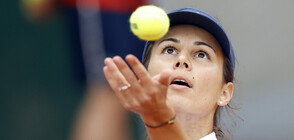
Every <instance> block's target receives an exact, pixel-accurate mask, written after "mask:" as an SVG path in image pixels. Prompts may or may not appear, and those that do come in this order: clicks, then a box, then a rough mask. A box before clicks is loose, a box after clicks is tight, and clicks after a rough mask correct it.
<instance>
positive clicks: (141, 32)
mask: <svg viewBox="0 0 294 140" xmlns="http://www.w3.org/2000/svg"><path fill="white" fill-rule="evenodd" d="M130 27H131V31H132V32H133V33H134V34H135V35H136V36H137V37H138V38H140V39H142V40H149V41H154V40H158V39H160V38H161V37H163V36H164V35H165V34H166V33H167V31H168V29H169V18H168V16H167V14H166V13H165V11H164V10H163V9H161V8H159V7H156V6H153V5H146V6H141V7H139V8H137V9H136V10H135V11H134V12H133V13H132V15H131V17H130Z"/></svg>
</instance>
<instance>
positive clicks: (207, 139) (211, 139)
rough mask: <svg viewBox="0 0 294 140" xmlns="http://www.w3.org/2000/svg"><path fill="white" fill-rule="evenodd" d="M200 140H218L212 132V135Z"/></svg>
mask: <svg viewBox="0 0 294 140" xmlns="http://www.w3.org/2000/svg"><path fill="white" fill-rule="evenodd" d="M199 140H217V139H216V135H215V133H214V132H212V133H210V134H208V135H206V136H204V137H202V138H201V139H199Z"/></svg>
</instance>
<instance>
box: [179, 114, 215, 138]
mask: <svg viewBox="0 0 294 140" xmlns="http://www.w3.org/2000/svg"><path fill="white" fill-rule="evenodd" d="M177 116H178V119H179V121H180V124H181V125H182V128H183V129H184V131H185V132H186V133H187V135H188V136H189V137H190V138H191V140H198V139H200V138H202V137H204V136H206V135H208V134H210V133H211V132H212V131H213V117H214V114H208V115H206V116H202V117H198V115H195V114H191V113H186V112H181V113H178V114H177Z"/></svg>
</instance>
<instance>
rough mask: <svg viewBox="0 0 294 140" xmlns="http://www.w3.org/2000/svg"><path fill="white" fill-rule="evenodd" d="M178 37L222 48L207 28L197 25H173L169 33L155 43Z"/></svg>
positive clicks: (182, 39)
mask: <svg viewBox="0 0 294 140" xmlns="http://www.w3.org/2000/svg"><path fill="white" fill-rule="evenodd" d="M169 38H171V39H176V40H179V42H181V41H188V42H189V41H192V42H195V41H201V42H205V43H206V44H210V45H211V46H213V47H214V48H216V49H217V48H220V46H219V43H218V42H217V40H216V39H215V38H214V37H213V36H212V35H211V34H210V33H209V32H207V31H206V30H204V29H202V28H199V27H197V26H193V25H177V26H172V27H171V28H170V29H169V31H168V33H167V34H166V35H165V36H164V37H163V38H161V39H160V40H157V41H156V42H155V44H158V43H160V42H162V41H164V40H167V39H169Z"/></svg>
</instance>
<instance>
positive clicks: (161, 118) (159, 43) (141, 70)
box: [103, 8, 235, 140]
mask: <svg viewBox="0 0 294 140" xmlns="http://www.w3.org/2000/svg"><path fill="white" fill-rule="evenodd" d="M168 16H169V18H170V29H169V31H168V33H167V34H166V35H165V36H164V37H162V38H161V39H159V40H156V41H154V42H147V43H146V46H145V50H144V56H143V64H142V63H141V62H140V61H139V60H138V59H137V58H136V57H135V56H133V55H128V56H126V58H125V60H126V62H125V61H124V60H123V59H122V58H121V57H118V56H116V57H113V58H106V59H105V67H104V68H103V71H104V74H105V77H106V79H107V81H108V83H109V85H110V86H111V88H112V89H113V90H114V92H115V93H116V96H117V97H118V99H119V100H120V102H121V104H122V105H123V107H124V108H126V109H127V110H129V111H132V112H135V113H138V114H139V115H140V116H141V118H142V120H143V122H144V123H145V125H146V128H147V132H148V136H149V138H150V139H151V140H198V139H201V140H216V139H222V138H224V137H223V136H224V134H223V131H222V130H221V128H219V127H218V125H219V122H218V120H219V119H218V117H219V109H220V108H221V107H225V106H228V104H229V102H230V100H231V99H232V95H233V92H234V84H233V79H234V67H235V56H234V52H233V48H232V46H231V43H230V40H229V38H228V36H227V34H226V33H225V31H224V29H223V28H222V27H221V25H220V24H219V23H218V22H217V21H216V20H215V19H214V18H213V17H211V16H210V15H208V14H207V13H205V12H202V11H200V10H197V9H194V8H183V9H179V10H176V11H173V12H171V13H169V14H168ZM127 63H128V64H129V65H130V66H131V68H132V70H131V69H130V68H129V67H128V65H127Z"/></svg>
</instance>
